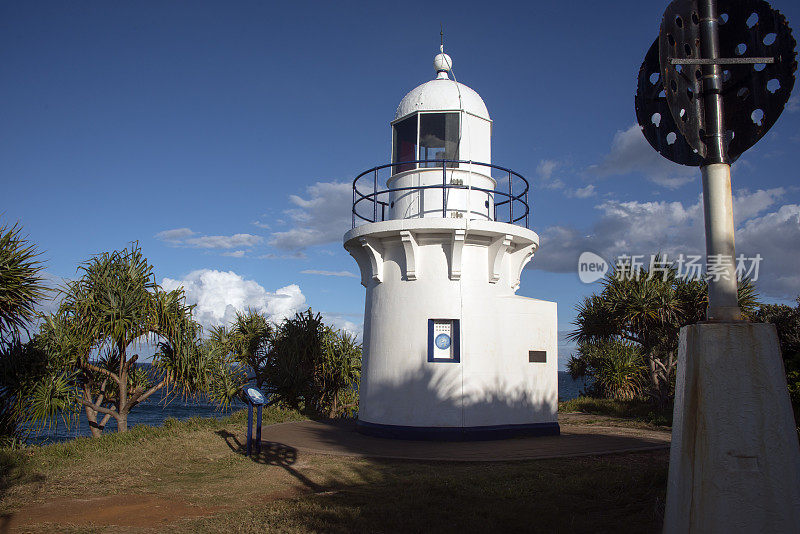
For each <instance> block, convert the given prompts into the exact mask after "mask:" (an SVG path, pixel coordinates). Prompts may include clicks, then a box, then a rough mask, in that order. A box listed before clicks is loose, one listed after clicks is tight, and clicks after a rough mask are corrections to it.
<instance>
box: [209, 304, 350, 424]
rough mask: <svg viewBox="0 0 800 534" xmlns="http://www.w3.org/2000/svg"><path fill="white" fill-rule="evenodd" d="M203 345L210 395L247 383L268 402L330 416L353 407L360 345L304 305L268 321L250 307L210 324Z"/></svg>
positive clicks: (230, 393) (222, 397)
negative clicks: (210, 371) (210, 372)
mask: <svg viewBox="0 0 800 534" xmlns="http://www.w3.org/2000/svg"><path fill="white" fill-rule="evenodd" d="M206 351H207V353H208V354H209V357H210V359H211V360H212V361H214V364H213V365H211V366H210V367H211V368H212V369H214V371H213V379H212V380H211V384H210V387H209V391H210V393H211V396H212V397H213V398H215V399H216V400H217V401H219V402H222V403H224V402H226V401H227V400H229V399H231V398H232V397H234V396H236V395H237V394H239V393H240V392H241V390H242V388H243V387H245V386H246V385H248V384H251V385H255V386H257V387H258V388H260V389H262V390H263V391H264V393H266V394H267V396H268V397H269V403H270V404H275V403H279V402H280V403H283V404H285V405H286V406H290V407H292V408H299V409H302V410H304V411H306V412H308V413H312V414H314V415H324V416H329V417H335V416H338V415H341V414H342V413H344V412H345V411H347V410H351V409H354V408H355V406H356V405H357V402H358V394H357V389H358V382H359V379H360V376H361V345H360V344H358V343H357V342H356V340H355V338H354V337H353V336H351V335H350V334H348V333H346V332H340V331H338V330H336V329H334V328H331V327H330V326H327V325H325V324H324V323H323V321H322V318H321V316H320V315H319V314H314V313H313V312H312V311H311V310H310V309H309V310H307V311H306V312H303V313H298V314H296V315H295V316H294V317H293V318H286V319H284V320H283V321H282V322H280V323H279V324H272V323H270V322H269V320H268V319H267V318H266V317H264V316H263V315H261V314H259V313H258V312H257V311H255V310H247V311H245V312H242V313H237V315H236V318H235V319H234V321H233V322H232V323H231V324H230V325H229V326H227V327H225V326H220V327H216V328H213V329H212V330H211V335H210V337H209V340H208V343H207V345H206Z"/></svg>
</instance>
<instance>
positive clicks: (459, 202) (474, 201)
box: [387, 164, 496, 220]
mask: <svg viewBox="0 0 800 534" xmlns="http://www.w3.org/2000/svg"><path fill="white" fill-rule="evenodd" d="M465 166H467V164H465ZM472 167H474V168H475V169H476V170H475V171H474V172H470V171H469V170H466V169H463V168H457V169H456V168H449V167H448V168H445V169H444V170H443V169H442V168H441V167H439V168H428V169H415V170H413V171H406V172H403V173H398V174H395V175H394V176H392V177H391V178H390V179H389V180H388V182H387V186H388V187H389V188H402V187H415V188H418V187H420V186H423V187H424V186H431V185H433V186H441V185H443V184H458V185H463V186H465V187H469V186H472V187H478V188H481V189H488V190H494V188H495V185H496V182H495V180H494V179H492V177H491V176H490V175H489V169H488V168H487V167H480V166H478V165H472ZM478 169H480V170H478ZM443 191H444V194H443ZM445 199H446V202H447V210H446V212H445V213H443V212H442V208H443V206H444V204H445ZM389 206H390V207H389V215H388V217H387V218H388V219H413V218H420V217H442V216H443V215H445V214H446V216H447V217H454V216H461V217H467V216H468V218H471V219H486V220H492V219H494V195H493V194H491V193H485V192H482V191H476V190H469V189H455V188H448V189H447V190H444V188H442V187H435V188H432V189H413V190H405V191H395V192H393V193H391V194H390V195H389ZM467 211H469V213H467Z"/></svg>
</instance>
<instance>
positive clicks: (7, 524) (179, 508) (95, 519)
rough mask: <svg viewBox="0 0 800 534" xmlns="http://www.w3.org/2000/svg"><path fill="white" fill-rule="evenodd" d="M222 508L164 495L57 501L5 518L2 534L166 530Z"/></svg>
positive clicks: (0, 529) (0, 530)
mask: <svg viewBox="0 0 800 534" xmlns="http://www.w3.org/2000/svg"><path fill="white" fill-rule="evenodd" d="M220 509H221V507H214V508H204V507H200V506H190V505H188V504H186V503H185V502H183V501H181V500H177V499H168V498H165V497H164V496H161V495H111V496H108V497H92V498H88V499H56V500H53V501H50V502H48V503H45V504H40V505H35V506H31V507H29V508H25V509H23V510H20V511H19V512H18V513H16V514H13V515H12V516H11V517H5V518H3V522H2V525H0V532H2V533H6V532H15V531H17V530H19V529H20V527H24V526H27V525H41V524H43V523H51V524H57V525H59V526H67V525H75V526H92V525H94V526H101V525H102V526H111V525H116V526H131V527H144V528H156V527H163V526H165V525H167V524H169V523H170V522H172V521H175V520H176V519H182V518H185V517H200V516H204V515H211V514H213V513H215V512H218V511H220Z"/></svg>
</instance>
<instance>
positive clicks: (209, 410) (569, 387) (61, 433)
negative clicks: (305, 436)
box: [28, 371, 586, 444]
mask: <svg viewBox="0 0 800 534" xmlns="http://www.w3.org/2000/svg"><path fill="white" fill-rule="evenodd" d="M585 387H586V383H585V382H584V381H583V380H573V379H572V377H571V376H569V373H567V372H564V371H559V372H558V400H560V401H563V400H569V399H574V398H575V397H577V396H578V395H580V393H581V391H582V390H583V389H584V388H585ZM243 407H244V405H243V404H241V403H236V404H233V405H232V406H231V407H230V408H229V409H228V410H226V411H221V410H220V409H219V408H217V406H216V405H214V404H212V403H210V402H208V401H207V400H202V399H199V400H198V399H182V398H181V397H179V396H172V397H171V398H169V399H167V402H165V399H164V397H163V392H160V391H159V392H156V393H155V394H153V396H152V397H150V398H149V399H147V401H145V402H144V403H142V404H140V405H139V406H137V407H136V408H134V410H133V411H132V412H131V413H130V414H129V415H128V427H129V428H131V427H133V426H135V425H150V426H159V425H161V424H163V423H164V421H165V420H166V419H167V418H173V419H189V418H190V417H216V418H220V417H224V416H226V415H228V414H229V413H230V412H231V410H239V409H241V408H243ZM116 430H117V423H116V421H115V420H114V418H113V417H112V418H110V419H109V420H108V424H107V425H106V429H105V432H116ZM90 435H91V433H90V432H89V426H88V425H87V423H86V415H85V413H84V412H83V410H81V413H80V418H78V421H77V424H75V423H73V425H72V426H71V427H70V428H67V427H66V426H65V425H64V424H63V423H59V424H58V425H54V426H53V427H51V428H50V429H47V428H45V429H44V430H42V431H41V432H38V433H33V434H31V435H30V436H29V437H28V443H31V444H44V443H52V442H58V441H66V440H70V439H75V438H77V437H87V436H90Z"/></svg>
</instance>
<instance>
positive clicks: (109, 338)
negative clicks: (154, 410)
mask: <svg viewBox="0 0 800 534" xmlns="http://www.w3.org/2000/svg"><path fill="white" fill-rule="evenodd" d="M79 272H80V273H81V276H80V278H79V279H78V280H75V281H73V282H68V283H67V285H66V287H65V288H63V289H62V293H63V299H62V303H61V306H60V307H59V310H58V312H57V313H55V314H54V315H52V316H49V317H47V318H46V320H45V322H44V324H43V325H42V327H41V330H40V333H39V335H38V336H37V337H36V338H35V339H34V343H35V344H36V346H38V347H39V348H40V350H41V351H42V352H43V353H44V354H46V355H47V360H48V362H49V363H48V365H49V367H50V368H51V369H52V371H53V372H51V373H50V375H51V376H56V375H58V376H60V377H62V379H61V380H60V381H54V382H53V383H52V387H50V388H49V391H48V390H47V389H45V390H44V391H43V392H42V395H41V397H42V398H39V397H40V396H39V395H33V396H32V398H31V399H30V403H31V406H32V408H31V414H30V418H31V419H32V420H34V421H45V420H48V419H50V418H52V417H53V416H54V415H55V414H56V413H57V412H58V411H59V408H60V406H56V405H53V404H51V403H48V401H47V399H64V398H70V395H72V398H74V402H75V404H76V405H77V406H79V407H82V408H83V410H84V412H85V414H86V418H87V420H88V421H89V427H90V429H91V432H92V435H93V436H99V435H100V434H102V432H103V429H104V428H105V426H106V424H107V423H108V421H109V419H110V418H112V417H113V418H114V419H115V420H116V423H117V428H118V431H120V432H125V431H126V430H127V428H128V415H129V414H130V412H131V410H133V409H134V408H135V407H136V406H137V405H139V404H141V403H142V402H144V401H145V400H147V399H148V398H149V397H151V396H152V395H153V394H154V393H156V392H158V391H159V390H166V392H167V393H174V392H176V391H182V392H184V393H193V392H197V391H201V390H203V389H204V387H205V386H206V384H207V379H208V378H207V377H208V367H207V365H208V360H207V358H204V356H203V354H202V351H200V350H199V348H198V343H199V342H200V327H199V326H198V325H197V324H196V323H195V322H194V321H193V320H192V316H191V307H190V306H187V305H186V303H185V298H184V294H183V289H182V288H179V289H176V290H173V291H164V290H163V289H161V287H159V285H158V284H157V283H156V280H155V276H154V274H153V268H152V266H151V265H150V264H149V263H148V261H147V259H146V258H145V257H144V255H143V254H142V251H141V249H140V248H139V246H138V244H135V243H134V244H132V245H131V247H130V248H126V249H125V250H122V251H114V252H106V253H103V254H100V255H98V256H96V257H94V258H92V259H90V260H89V261H87V262H85V263H84V264H83V265H81V266H80V268H79ZM143 343H144V344H147V345H149V346H156V347H157V348H158V350H157V351H156V353H155V354H154V355H153V358H152V365H151V368H150V369H149V370H148V369H147V368H145V367H144V366H142V365H140V363H139V362H138V359H139V356H138V354H132V351H133V350H134V349H135V348H136V347H137V346H140V345H141V344H143ZM70 392H71V393H70ZM62 404H63V403H62Z"/></svg>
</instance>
